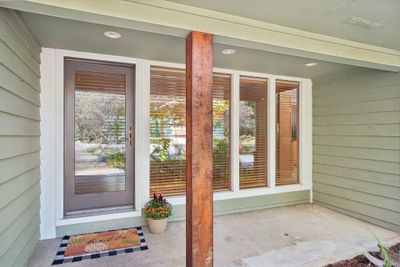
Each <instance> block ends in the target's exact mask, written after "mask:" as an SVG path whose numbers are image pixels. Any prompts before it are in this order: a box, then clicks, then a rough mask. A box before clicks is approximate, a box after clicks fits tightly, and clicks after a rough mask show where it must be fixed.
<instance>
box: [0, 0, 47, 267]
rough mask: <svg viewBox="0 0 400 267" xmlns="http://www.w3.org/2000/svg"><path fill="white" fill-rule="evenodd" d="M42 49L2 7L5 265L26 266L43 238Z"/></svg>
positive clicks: (1, 243)
mask: <svg viewBox="0 0 400 267" xmlns="http://www.w3.org/2000/svg"><path fill="white" fill-rule="evenodd" d="M39 66H40V48H39V46H38V45H37V44H36V43H35V41H34V40H33V38H32V37H31V36H30V34H29V32H28V30H27V28H26V27H25V25H24V24H23V23H22V21H21V19H20V18H19V17H18V15H17V14H16V13H15V12H14V11H10V10H7V9H3V8H0V125H1V127H0V147H1V149H0V173H1V175H0V196H1V198H0V218H1V219H0V266H24V265H26V262H27V260H28V259H29V257H30V255H31V253H32V251H33V248H34V246H35V244H36V242H37V240H38V239H39V224H40V215H39V210H40V153H39V152H40V140H39V139H40V111H39V109H40V85H39V80H40V68H39Z"/></svg>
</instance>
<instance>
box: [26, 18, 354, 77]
mask: <svg viewBox="0 0 400 267" xmlns="http://www.w3.org/2000/svg"><path fill="white" fill-rule="evenodd" d="M20 14H21V17H22V19H23V20H24V21H25V23H26V25H28V27H29V28H30V31H31V33H32V34H33V36H34V37H35V38H36V39H37V41H38V42H39V43H40V45H41V46H43V47H50V48H59V49H68V50H76V51H84V52H92V53H103V54H111V55H118V56H128V57H136V58H143V59H149V60H156V61H167V62H176V63H184V62H185V39H184V38H181V37H177V36H171V35H163V34H157V33H151V32H144V31H137V30H130V29H126V28H117V27H112V26H107V25H101V24H94V23H88V22H82V21H76V20H69V19H62V18H57V17H51V16H44V15H38V14H33V13H28V12H20ZM110 30H111V31H117V32H119V33H121V34H122V38H121V39H116V40H111V39H108V38H105V37H104V35H103V33H104V32H105V31H110ZM225 48H234V49H236V51H237V52H236V53H235V54H233V55H229V56H227V55H223V54H222V53H221V51H222V50H223V49H225ZM310 61H312V62H318V65H317V66H316V67H311V68H310V67H305V66H304V64H305V63H307V62H310ZM214 65H215V67H220V68H229V69H238V70H245V71H253V72H262V73H270V74H279V75H288V76H296V77H305V78H317V77H320V76H324V75H330V74H335V73H341V72H345V71H349V70H352V69H355V68H356V67H354V66H350V65H344V64H337V63H332V62H326V61H320V60H314V59H309V58H302V57H295V56H289V55H284V54H277V53H271V52H266V51H261V50H256V49H249V48H244V47H238V46H232V45H224V44H218V43H216V44H215V46H214Z"/></svg>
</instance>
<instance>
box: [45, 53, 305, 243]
mask: <svg viewBox="0 0 400 267" xmlns="http://www.w3.org/2000/svg"><path fill="white" fill-rule="evenodd" d="M65 57H74V58H82V59H92V60H102V61H111V62H120V63H129V64H135V66H136V73H135V76H136V77H135V177H136V179H135V207H134V211H129V212H119V213H113V214H104V215H95V216H86V217H79V218H70V219H65V218H63V216H64V200H63V196H64V193H63V192H64V188H63V184H64V169H63V166H64V151H63V144H64V127H63V125H64V58H65ZM41 59H42V61H41V62H42V64H41V75H42V78H41V88H42V93H41V100H42V101H41V103H42V106H41V120H42V122H41V133H42V135H41V145H42V152H41V158H42V163H41V164H42V165H41V171H42V179H41V190H42V194H41V205H42V206H41V239H48V238H54V237H55V236H56V227H57V226H63V225H72V224H78V223H90V222H98V221H104V220H112V219H120V218H133V217H138V216H141V209H142V208H143V207H144V205H145V204H146V202H147V201H148V200H149V191H150V162H149V142H150V130H149V121H150V116H149V114H150V66H160V67H173V68H185V65H184V64H179V63H169V62H161V61H152V60H142V59H136V58H130V57H121V56H112V55H106V54H96V53H87V52H77V51H70V50H62V49H52V48H43V49H42V54H41ZM214 71H215V72H219V73H225V74H230V75H231V77H232V79H231V81H232V88H231V131H230V133H231V141H230V148H231V151H239V102H240V99H239V93H240V92H239V86H240V84H239V78H240V76H252V77H260V78H267V79H268V101H269V103H268V104H269V105H268V115H267V116H268V129H267V131H268V132H267V133H268V157H267V164H268V177H267V179H268V186H267V187H259V188H251V189H241V190H239V154H238V153H231V160H232V162H231V191H222V192H215V193H214V200H226V199H235V198H242V197H252V196H262V195H270V194H276V193H285V192H295V191H301V190H310V191H311V189H312V88H311V86H312V83H311V80H310V79H304V78H298V77H289V76H282V75H272V74H265V73H256V72H247V71H238V70H230V69H221V68H214ZM277 79H281V80H290V81H298V82H300V90H299V94H300V95H299V99H300V103H299V104H300V106H299V127H300V128H299V140H300V142H299V162H300V164H299V168H300V170H299V172H300V183H299V184H295V185H282V186H275V113H276V111H275V88H274V85H275V83H274V81H275V80H277ZM311 197H312V195H311ZM168 200H169V201H170V202H171V204H173V205H180V204H185V202H186V197H185V196H176V197H169V198H168Z"/></svg>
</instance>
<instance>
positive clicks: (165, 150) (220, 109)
mask: <svg viewBox="0 0 400 267" xmlns="http://www.w3.org/2000/svg"><path fill="white" fill-rule="evenodd" d="M213 80H214V81H213V181H214V190H224V189H229V188H230V172H229V170H230V167H229V166H230V165H229V164H230V150H229V138H230V136H229V125H230V124H229V114H230V113H229V112H230V86H231V78H230V75H225V74H214V77H213ZM185 191H186V83H185V71H184V70H182V69H174V68H165V67H156V66H153V67H151V73H150V192H149V193H150V195H152V194H153V193H157V194H159V193H161V194H164V195H167V196H168V195H182V194H185Z"/></svg>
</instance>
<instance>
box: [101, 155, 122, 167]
mask: <svg viewBox="0 0 400 267" xmlns="http://www.w3.org/2000/svg"><path fill="white" fill-rule="evenodd" d="M105 156H106V158H107V159H106V162H107V164H109V165H111V166H112V167H114V168H119V169H124V168H125V153H123V152H113V151H110V152H106V153H105Z"/></svg>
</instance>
